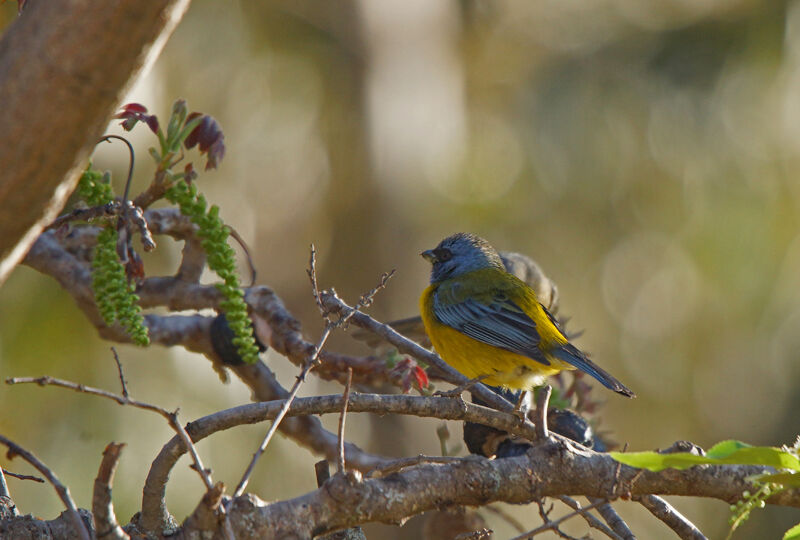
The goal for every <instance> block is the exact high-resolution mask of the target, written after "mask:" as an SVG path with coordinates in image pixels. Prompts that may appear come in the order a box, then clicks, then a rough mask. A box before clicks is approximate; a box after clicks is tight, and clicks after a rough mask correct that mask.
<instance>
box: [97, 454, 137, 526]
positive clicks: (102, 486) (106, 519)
mask: <svg viewBox="0 0 800 540" xmlns="http://www.w3.org/2000/svg"><path fill="white" fill-rule="evenodd" d="M124 447H125V444H124V443H122V444H117V443H110V444H109V445H108V446H106V448H105V450H103V461H101V462H100V469H99V470H98V471H97V478H95V480H94V492H93V495H92V515H94V526H95V529H97V538H98V540H103V539H105V538H110V539H112V540H128V539H129V538H130V537H129V536H128V535H127V534H126V533H125V531H123V530H122V527H120V526H119V523H117V516H116V515H115V514H114V504H113V502H112V500H111V486H112V485H113V484H114V473H115V472H116V470H117V464H118V463H119V457H120V453H121V452H122V449H123V448H124Z"/></svg>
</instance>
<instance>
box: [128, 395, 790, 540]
mask: <svg viewBox="0 0 800 540" xmlns="http://www.w3.org/2000/svg"><path fill="white" fill-rule="evenodd" d="M283 405H284V402H282V401H276V402H268V403H252V404H248V405H242V406H240V407H235V408H232V409H227V410H225V411H220V412H218V413H214V414H212V415H209V416H206V417H203V418H200V419H198V420H196V421H194V422H191V423H190V424H189V425H187V427H186V430H187V433H189V435H190V436H191V437H192V440H193V441H195V442H197V441H199V440H201V439H203V438H205V437H207V436H209V435H211V434H213V433H216V432H218V431H222V430H225V429H230V428H232V427H235V426H238V425H243V424H252V423H256V422H261V421H265V420H270V419H273V418H274V417H275V416H276V415H277V414H278V412H279V411H280V410H281V408H282V406H283ZM342 406H343V396H341V395H331V396H319V397H310V398H299V399H296V400H295V401H294V402H293V403H292V405H291V407H290V409H289V412H288V416H294V415H298V414H325V413H338V412H339V411H341V408H342ZM348 411H349V412H350V413H356V412H374V413H378V414H386V413H395V414H407V415H414V416H422V417H434V418H440V419H449V420H460V421H469V422H476V423H480V424H484V425H489V426H491V427H495V428H497V429H502V430H505V431H509V432H511V433H516V434H518V435H522V436H524V437H526V438H529V439H534V438H535V437H536V433H535V428H534V426H533V425H532V424H521V423H520V422H519V419H518V418H517V417H516V416H513V415H511V414H507V413H502V412H499V411H495V410H492V409H488V408H486V407H481V406H479V405H474V404H471V403H465V402H463V401H461V400H457V399H452V398H442V397H420V396H406V395H392V396H386V395H376V394H352V395H351V396H350V399H349V404H348ZM184 451H185V450H184V449H183V443H182V442H181V441H180V440H179V439H178V438H177V437H174V438H173V439H172V440H171V441H169V442H168V443H167V444H166V445H165V446H164V447H163V448H162V450H161V452H160V453H159V455H158V457H157V458H156V460H155V461H154V462H153V465H152V467H151V469H150V473H149V474H148V477H147V480H146V481H145V489H144V497H143V499H142V520H141V521H140V523H141V524H143V525H144V523H155V524H158V523H160V520H161V519H162V517H163V516H168V514H167V510H166V506H165V504H164V494H165V490H166V481H167V479H168V478H169V474H170V470H171V468H172V466H173V465H174V464H175V463H176V462H177V460H178V458H179V457H180V456H181V455H182V454H183V453H184ZM348 461H349V458H348ZM768 470H770V469H769V468H768V467H760V466H735V465H726V466H702V467H694V468H691V469H687V470H684V471H678V470H674V469H667V470H664V471H661V472H659V473H654V472H649V471H644V472H642V471H640V470H637V469H633V468H631V467H627V466H624V465H623V466H621V467H620V464H619V463H618V462H616V461H614V460H613V459H612V458H611V457H610V456H608V455H607V454H601V453H596V452H593V451H591V450H588V449H586V448H584V447H581V446H580V445H577V444H574V443H572V442H571V441H568V440H567V439H563V438H561V437H557V436H555V435H551V437H550V438H549V439H547V440H544V441H542V442H536V443H534V444H533V446H532V447H531V450H530V451H529V452H528V454H527V455H524V456H518V457H513V458H504V459H497V460H493V461H490V460H486V459H483V458H477V457H475V456H471V457H468V458H464V459H462V460H459V461H458V462H457V463H452V464H442V465H439V464H437V465H430V464H425V465H419V466H415V467H411V468H408V469H405V470H403V471H401V472H398V473H395V474H391V475H389V476H387V477H381V478H368V479H366V480H364V481H360V482H358V483H356V484H353V485H350V487H346V486H345V485H341V484H340V480H338V479H339V478H340V476H341V475H337V476H336V477H334V478H332V479H331V482H337V487H336V488H335V490H343V492H342V493H341V494H337V495H335V501H338V503H339V506H337V505H336V504H335V501H333V500H330V497H331V496H332V495H330V491H331V489H332V488H330V487H329V486H328V485H327V484H326V486H325V487H324V488H323V491H324V493H321V492H319V491H318V492H312V493H309V494H307V495H304V496H302V497H298V498H296V499H292V500H290V501H282V502H278V503H273V504H270V505H267V506H263V505H261V504H260V503H259V505H256V507H254V508H251V509H249V510H248V509H246V508H245V507H247V505H248V504H250V503H243V502H242V501H243V500H246V499H247V497H241V498H238V499H236V501H235V504H234V507H233V509H232V510H231V512H232V514H231V518H232V519H233V522H234V527H236V518H234V514H235V512H236V511H237V510H236V508H239V511H246V512H247V513H248V515H247V520H249V521H248V523H252V520H253V519H256V520H257V522H258V527H257V528H255V529H252V530H249V532H247V531H242V530H237V531H236V533H237V538H239V536H238V535H239V534H243V535H244V536H242V538H255V537H258V535H260V534H263V535H264V537H265V538H267V537H272V536H271V535H278V536H279V535H280V534H282V532H281V531H283V533H286V534H288V533H289V529H286V528H285V527H284V526H283V525H281V524H292V525H291V527H296V528H292V529H291V533H292V534H297V535H298V536H301V537H302V536H305V535H311V534H312V533H313V534H322V533H324V532H329V531H332V530H336V529H338V528H346V527H351V526H355V525H357V524H359V523H364V522H366V521H393V520H396V519H398V516H403V517H407V516H410V515H413V514H416V513H419V512H422V511H425V510H428V509H431V508H436V507H440V506H442V505H451V504H452V505H474V506H481V505H484V504H486V503H488V502H493V501H503V502H509V503H528V502H531V501H534V500H538V499H541V498H542V497H545V496H558V495H563V494H567V493H568V494H571V495H583V496H586V497H592V498H599V499H608V500H610V499H614V498H615V497H616V493H615V489H616V486H617V484H618V482H619V481H622V482H625V483H626V485H630V492H631V494H632V495H649V494H662V495H690V496H700V497H712V498H717V499H721V500H724V501H727V502H733V501H736V500H738V499H739V498H741V494H742V492H743V491H744V490H745V489H752V485H751V484H750V483H749V480H748V478H749V477H751V476H753V475H755V474H760V473H763V472H766V471H768ZM634 480H635V481H634ZM382 482H385V483H382ZM348 485H349V484H348ZM420 485H425V486H429V488H428V489H426V490H422V491H423V492H424V493H421V492H420V489H419V486H420ZM337 493H338V492H337ZM251 502H252V501H251ZM768 502H770V503H772V504H778V505H784V506H794V507H800V490H788V491H784V492H781V493H779V494H777V495H775V496H774V497H772V498H771V499H770V500H769V501H768ZM240 504H244V505H245V507H242V506H238V505H240ZM255 508H258V510H257V511H256V510H255ZM270 527H274V528H273V529H270ZM315 527H322V529H321V530H317V529H315ZM146 530H149V529H146ZM248 535H255V536H248Z"/></svg>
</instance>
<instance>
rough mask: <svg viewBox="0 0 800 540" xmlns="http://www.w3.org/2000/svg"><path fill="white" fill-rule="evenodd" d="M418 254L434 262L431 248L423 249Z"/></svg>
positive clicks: (434, 255)
mask: <svg viewBox="0 0 800 540" xmlns="http://www.w3.org/2000/svg"><path fill="white" fill-rule="evenodd" d="M420 255H422V258H423V259H425V260H426V261H428V262H429V263H431V264H433V263H435V262H436V254H435V253H434V252H433V250H432V249H426V250H425V251H423V252H422V253H420Z"/></svg>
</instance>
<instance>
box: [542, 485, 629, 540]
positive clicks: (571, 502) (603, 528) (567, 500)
mask: <svg viewBox="0 0 800 540" xmlns="http://www.w3.org/2000/svg"><path fill="white" fill-rule="evenodd" d="M556 498H557V499H558V500H559V501H561V502H563V503H564V504H566V505H567V506H569V507H570V508H572V509H573V510H578V509H580V508H582V507H581V505H580V504H579V503H578V501H576V500H575V499H573V498H572V497H567V496H566V495H561V496H559V497H556ZM582 515H583V519H585V520H586V523H588V524H589V526H590V527H592V528H594V529H597V530H598V531H600V532H601V533H603V534H605V535H606V536H608V537H609V538H612V539H614V540H621V537H620V536H619V535H618V534H617V533H615V532H614V531H612V530H611V529H609V528H608V526H607V525H606V524H605V523H603V522H602V521H600V520H599V519H597V518H596V517H594V516H593V515H592V514H589V513H588V512H587V513H585V514H582Z"/></svg>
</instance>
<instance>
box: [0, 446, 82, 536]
mask: <svg viewBox="0 0 800 540" xmlns="http://www.w3.org/2000/svg"><path fill="white" fill-rule="evenodd" d="M0 443H2V444H4V445H6V446H7V447H8V453H9V456H10V457H14V456H20V457H21V458H22V459H24V460H25V461H27V462H28V463H30V464H31V465H33V466H34V467H35V468H36V470H37V471H39V472H40V473H42V475H43V476H44V477H45V478H47V481H48V482H50V483H51V484H52V485H53V487H54V488H55V490H56V493H58V497H59V498H60V499H61V502H63V503H64V506H66V507H67V511H68V512H69V516H70V518H71V519H72V524H73V526H74V527H75V532H76V534H78V535H79V536H80V538H81V539H82V540H89V539H90V537H91V531H89V530H88V529H87V527H86V524H85V523H84V522H83V520H82V519H81V516H80V514H78V507H77V506H75V501H73V500H72V496H71V495H70V493H69V488H68V487H67V486H65V485H64V484H62V483H61V481H60V480H59V479H58V477H57V476H56V473H54V472H53V471H52V470H50V468H49V467H47V465H45V464H44V463H42V462H41V461H40V460H39V458H37V457H36V456H35V455H33V454H32V453H30V452H28V451H27V450H25V449H24V448H22V447H21V446H19V445H18V444H16V443H15V442H13V441H11V440H10V439H7V438H5V437H4V436H2V435H0Z"/></svg>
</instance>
